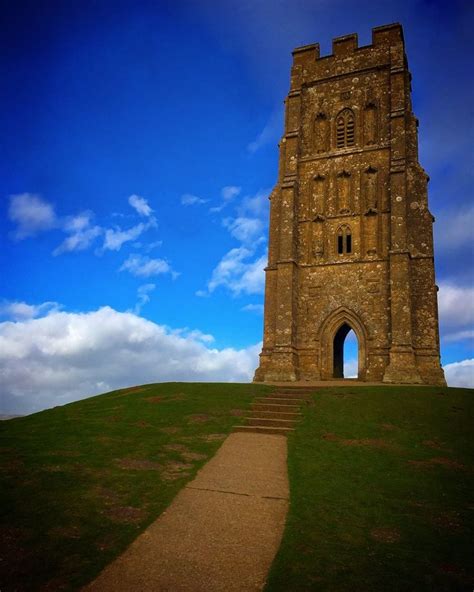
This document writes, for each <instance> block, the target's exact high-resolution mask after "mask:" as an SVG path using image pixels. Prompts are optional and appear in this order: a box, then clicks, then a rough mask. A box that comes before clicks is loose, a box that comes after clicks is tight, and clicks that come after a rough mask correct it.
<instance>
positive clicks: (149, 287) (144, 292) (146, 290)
mask: <svg viewBox="0 0 474 592" xmlns="http://www.w3.org/2000/svg"><path fill="white" fill-rule="evenodd" d="M155 288H156V285H155V284H143V285H142V286H139V287H138V290H137V303H136V304H135V308H134V309H133V312H134V313H135V314H137V315H139V314H140V312H141V310H142V308H143V307H144V306H145V304H147V302H150V293H151V292H153V290H154V289H155Z"/></svg>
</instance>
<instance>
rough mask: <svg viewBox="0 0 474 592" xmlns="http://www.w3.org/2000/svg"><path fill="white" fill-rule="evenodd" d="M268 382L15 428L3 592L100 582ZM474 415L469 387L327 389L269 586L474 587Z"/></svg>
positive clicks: (297, 457)
mask: <svg viewBox="0 0 474 592" xmlns="http://www.w3.org/2000/svg"><path fill="white" fill-rule="evenodd" d="M268 389H269V387H264V386H259V385H245V384H190V383H168V384H156V385H144V386H139V387H135V388H133V389H124V390H122V391H115V392H112V393H107V394H105V395H101V396H98V397H93V398H90V399H86V400H84V401H79V402H76V403H72V404H69V405H65V406H63V407H57V408H54V409H51V410H47V411H43V412H41V413H37V414H35V415H31V416H28V417H23V418H17V419H13V420H9V421H7V422H2V423H1V424H0V437H1V440H2V442H1V447H2V492H1V497H0V507H1V508H2V517H1V521H2V524H1V526H0V528H1V532H2V549H4V550H5V552H4V560H3V561H2V562H1V563H0V566H1V569H2V571H3V573H2V575H1V580H0V589H1V590H2V592H7V591H9V590H11V591H13V590H17V591H21V590H28V591H30V590H43V591H53V590H55V591H56V590H76V589H78V588H79V587H80V586H81V585H83V584H84V583H86V582H87V581H89V580H91V579H92V578H93V577H94V576H95V575H96V574H97V573H98V572H99V571H100V570H101V569H102V568H103V567H104V566H105V565H106V564H107V563H108V562H110V561H111V560H112V559H113V558H114V557H116V556H117V555H118V554H119V553H120V552H121V551H122V550H123V549H124V548H126V547H127V546H128V545H129V544H130V542H131V541H132V540H133V539H134V538H135V537H136V536H137V535H138V534H139V533H140V532H141V531H142V530H143V529H144V528H146V527H147V526H148V525H149V524H150V523H151V522H152V521H153V520H155V519H156V517H157V516H159V514H160V513H161V512H162V511H163V510H164V509H165V508H166V507H167V506H168V505H169V503H170V502H171V500H172V499H173V497H174V496H175V495H176V493H177V492H178V491H179V489H181V488H182V487H183V485H184V484H185V483H186V482H188V481H189V480H191V479H192V478H193V477H194V475H195V474H196V472H197V470H198V469H199V468H200V467H201V466H202V465H203V464H204V463H205V462H206V461H207V460H208V459H209V458H211V457H212V455H213V454H214V453H215V452H216V450H217V448H218V447H219V446H220V444H221V442H222V440H223V439H224V438H225V437H226V435H227V434H228V433H229V432H230V431H231V429H232V426H233V425H234V424H235V423H236V422H237V419H238V416H239V415H242V414H243V413H244V410H245V409H246V408H248V407H249V405H250V403H251V401H252V399H253V398H254V397H255V396H258V395H261V394H262V393H264V392H268ZM473 411H474V391H470V390H467V389H440V388H430V387H353V386H352V387H351V386H348V387H338V388H324V389H317V390H316V391H315V394H314V396H313V401H312V403H311V404H310V405H308V407H307V408H306V409H305V410H304V419H303V421H302V423H301V424H300V425H299V427H298V428H297V430H296V432H295V434H294V435H292V436H291V437H289V441H288V443H289V475H290V485H291V502H290V512H289V516H288V521H287V526H286V530H285V535H284V539H283V543H282V546H281V548H280V551H279V553H278V555H277V557H276V559H275V562H274V565H273V567H272V570H271V574H270V577H269V581H268V585H267V588H266V590H267V592H269V591H271V592H273V591H277V590H281V591H285V592H287V591H289V590H291V591H300V590H301V591H303V590H326V591H331V592H334V591H339V590H341V591H346V590H347V591H349V590H350V591H351V592H357V591H360V592H362V591H364V592H367V591H370V590H373V591H377V592H378V591H380V590H384V591H402V590H403V591H405V590H406V591H411V590H416V591H419V590H426V591H428V590H430V591H433V590H436V591H438V590H446V591H448V590H470V589H472V585H471V584H470V582H471V581H472V572H470V558H471V556H472V551H473V548H472V540H473V537H472V535H473V528H472V524H473V522H472V513H473V510H474V505H473V500H472V498H471V499H470V498H469V496H470V495H471V494H472V491H473V490H474V487H473V486H474V470H473V468H474V464H473V457H474V453H473V439H472V425H473V424H474V422H473V419H474V418H473V415H474V414H473Z"/></svg>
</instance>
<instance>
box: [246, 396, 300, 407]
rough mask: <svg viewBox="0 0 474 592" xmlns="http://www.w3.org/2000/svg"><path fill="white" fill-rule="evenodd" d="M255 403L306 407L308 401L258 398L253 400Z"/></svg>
mask: <svg viewBox="0 0 474 592" xmlns="http://www.w3.org/2000/svg"><path fill="white" fill-rule="evenodd" d="M255 402H256V403H273V404H274V405H298V406H300V405H306V404H307V402H308V401H306V400H305V399H296V398H291V397H290V398H289V399H283V398H279V397H258V398H256V399H255Z"/></svg>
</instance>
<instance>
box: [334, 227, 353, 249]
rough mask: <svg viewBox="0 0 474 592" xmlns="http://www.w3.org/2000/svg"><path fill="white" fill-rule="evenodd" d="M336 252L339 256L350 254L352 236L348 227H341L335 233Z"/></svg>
mask: <svg viewBox="0 0 474 592" xmlns="http://www.w3.org/2000/svg"><path fill="white" fill-rule="evenodd" d="M337 252H338V254H339V255H348V254H350V253H352V234H351V229H350V228H349V226H341V227H340V228H339V230H338V231H337Z"/></svg>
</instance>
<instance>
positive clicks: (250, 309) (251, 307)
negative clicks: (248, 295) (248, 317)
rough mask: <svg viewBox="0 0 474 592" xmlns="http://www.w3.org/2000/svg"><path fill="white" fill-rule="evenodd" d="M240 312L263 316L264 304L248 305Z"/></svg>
mask: <svg viewBox="0 0 474 592" xmlns="http://www.w3.org/2000/svg"><path fill="white" fill-rule="evenodd" d="M240 310H243V311H245V312H255V313H257V314H263V304H246V305H245V306H243V307H242V308H241V309H240Z"/></svg>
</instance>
